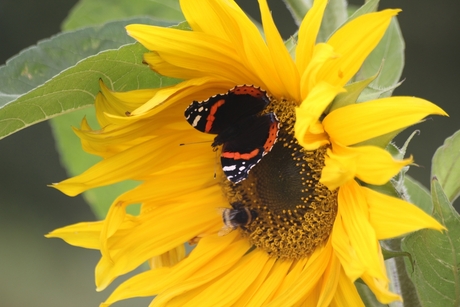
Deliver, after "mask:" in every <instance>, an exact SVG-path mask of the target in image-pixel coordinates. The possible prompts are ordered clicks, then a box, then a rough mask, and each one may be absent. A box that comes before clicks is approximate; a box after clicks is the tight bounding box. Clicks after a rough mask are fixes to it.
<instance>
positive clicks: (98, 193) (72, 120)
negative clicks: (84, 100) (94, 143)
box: [49, 106, 139, 219]
mask: <svg viewBox="0 0 460 307" xmlns="http://www.w3.org/2000/svg"><path fill="white" fill-rule="evenodd" d="M95 114H96V113H95V110H94V107H92V106H91V107H89V108H86V109H82V110H78V111H75V112H72V113H69V114H65V115H62V116H58V117H56V118H53V120H51V121H49V122H50V124H51V128H52V131H53V135H54V138H55V140H56V146H57V149H58V152H59V156H60V160H61V163H63V164H64V165H65V167H66V170H67V173H68V175H69V176H76V175H78V174H80V173H82V172H84V171H85V170H87V169H88V168H89V167H91V166H92V165H94V164H96V163H97V162H99V161H100V160H101V158H100V157H98V156H94V155H91V154H88V153H86V152H85V151H84V150H83V149H82V147H81V143H80V140H79V138H78V137H77V135H76V134H75V133H74V132H73V130H72V129H71V127H80V122H81V120H82V119H83V117H86V119H87V120H88V122H89V124H90V125H91V127H94V128H95V127H98V124H97V121H96V115H95ZM137 185H138V182H135V181H124V182H119V183H116V184H112V185H109V186H105V187H100V188H95V189H91V190H88V191H86V192H84V193H83V198H85V200H86V201H87V202H88V204H90V206H91V208H92V209H93V212H94V213H95V214H96V216H97V217H98V218H100V219H103V218H104V217H105V215H106V214H107V211H108V210H109V207H110V205H111V204H112V202H113V201H114V200H115V199H116V197H117V196H119V195H120V194H122V193H123V192H125V191H128V190H129V189H132V188H134V187H135V186H137ZM127 212H128V213H130V214H133V215H136V214H138V212H139V206H129V207H128V208H127Z"/></svg>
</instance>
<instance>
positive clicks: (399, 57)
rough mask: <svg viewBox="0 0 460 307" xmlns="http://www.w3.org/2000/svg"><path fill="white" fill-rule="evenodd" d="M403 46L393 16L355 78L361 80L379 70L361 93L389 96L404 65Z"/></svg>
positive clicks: (397, 25) (399, 31)
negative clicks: (377, 93) (376, 93)
mask: <svg viewBox="0 0 460 307" xmlns="http://www.w3.org/2000/svg"><path fill="white" fill-rule="evenodd" d="M404 48H405V45H404V39H403V37H402V34H401V29H400V28H399V24H398V21H397V20H396V18H393V19H392V21H391V23H390V26H389V27H388V29H387V31H386V32H385V35H384V36H383V38H382V40H381V41H380V42H379V44H378V45H377V46H376V47H375V49H374V50H373V51H372V52H371V54H369V56H368V57H367V59H366V60H365V61H364V63H363V66H362V67H361V69H360V71H359V72H358V74H357V78H358V79H359V80H362V79H367V78H369V77H370V76H373V75H374V74H375V73H377V72H378V71H379V70H380V73H379V75H378V76H377V78H376V79H375V80H374V81H373V82H372V83H371V84H370V85H369V87H370V88H369V89H367V90H364V92H363V95H369V94H372V92H376V91H377V92H381V93H380V94H379V96H380V97H388V96H391V93H392V92H393V89H394V87H395V86H397V85H398V82H399V79H400V78H401V73H402V70H403V67H404ZM366 91H368V92H371V93H367V92H366ZM372 97H375V95H372ZM373 99H375V98H373Z"/></svg>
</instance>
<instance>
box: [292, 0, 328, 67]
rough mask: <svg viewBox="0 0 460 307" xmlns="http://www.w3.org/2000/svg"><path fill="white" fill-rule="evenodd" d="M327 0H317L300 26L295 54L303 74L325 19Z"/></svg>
mask: <svg viewBox="0 0 460 307" xmlns="http://www.w3.org/2000/svg"><path fill="white" fill-rule="evenodd" d="M326 4H327V0H316V1H314V2H313V6H312V7H311V9H310V10H308V13H307V15H306V16H305V18H304V19H303V20H302V23H301V24H300V27H299V39H298V42H297V46H296V50H295V54H296V64H297V69H298V70H299V72H300V74H301V75H302V74H303V72H304V71H305V69H306V68H307V66H308V65H309V63H310V61H311V58H312V54H313V48H314V46H315V43H316V37H317V36H318V31H319V27H320V26H321V20H322V19H323V14H324V10H325V8H326Z"/></svg>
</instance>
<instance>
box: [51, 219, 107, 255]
mask: <svg viewBox="0 0 460 307" xmlns="http://www.w3.org/2000/svg"><path fill="white" fill-rule="evenodd" d="M101 229H102V222H83V223H77V224H73V225H69V226H66V227H62V228H58V229H55V230H53V231H52V232H50V233H49V234H47V235H45V237H47V238H60V239H62V240H64V241H66V242H67V243H68V244H70V245H73V246H79V247H84V248H91V249H99V247H100V240H99V236H100V233H101Z"/></svg>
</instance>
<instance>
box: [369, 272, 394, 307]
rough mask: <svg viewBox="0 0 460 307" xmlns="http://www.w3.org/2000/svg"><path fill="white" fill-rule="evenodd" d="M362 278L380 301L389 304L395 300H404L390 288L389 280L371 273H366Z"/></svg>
mask: <svg viewBox="0 0 460 307" xmlns="http://www.w3.org/2000/svg"><path fill="white" fill-rule="evenodd" d="M361 278H362V280H363V281H364V282H365V283H366V285H367V286H368V287H369V288H370V289H371V291H372V292H373V293H374V294H375V297H376V298H377V300H378V301H379V302H380V303H382V304H389V303H391V302H394V301H402V298H401V297H400V296H399V295H397V294H396V293H393V292H391V291H390V290H389V289H388V281H384V280H380V279H378V278H374V277H372V276H371V275H370V274H364V275H363V276H361Z"/></svg>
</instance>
